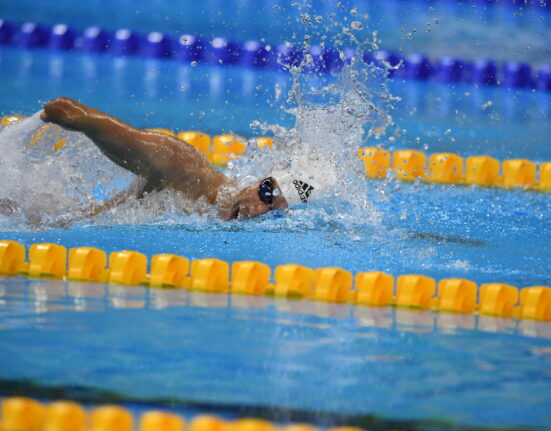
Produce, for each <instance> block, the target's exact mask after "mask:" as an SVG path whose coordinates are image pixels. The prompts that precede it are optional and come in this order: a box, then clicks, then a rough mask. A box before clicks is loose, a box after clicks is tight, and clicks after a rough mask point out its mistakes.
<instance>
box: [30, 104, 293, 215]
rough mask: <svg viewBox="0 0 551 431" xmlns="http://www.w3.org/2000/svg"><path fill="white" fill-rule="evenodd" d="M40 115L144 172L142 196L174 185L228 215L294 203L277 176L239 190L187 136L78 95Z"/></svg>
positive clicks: (116, 160)
mask: <svg viewBox="0 0 551 431" xmlns="http://www.w3.org/2000/svg"><path fill="white" fill-rule="evenodd" d="M40 118H41V119H42V120H43V121H45V122H49V123H54V124H58V125H59V126H61V127H63V128H65V129H67V130H73V131H77V132H82V133H84V134H85V135H86V136H87V137H88V138H90V140H91V141H92V142H93V143H94V144H95V145H96V146H97V147H98V148H99V149H100V150H101V152H102V153H103V154H105V156H107V158H109V159H110V160H111V161H113V162H114V163H116V164H117V165H118V166H120V167H122V168H124V169H127V170H128V171H130V172H132V173H134V174H136V175H138V176H140V177H142V178H143V180H144V184H143V187H141V189H140V190H138V191H137V193H136V196H137V197H138V198H141V197H143V196H144V194H146V193H150V192H153V191H160V190H162V189H164V188H172V189H174V190H178V191H181V192H182V193H184V195H185V196H186V197H187V198H190V199H192V200H197V199H199V198H205V199H206V200H207V202H209V203H210V204H211V205H214V206H216V207H217V208H218V214H219V216H220V218H222V219H223V220H232V219H236V218H249V217H256V216H259V215H261V214H265V213H267V212H268V211H271V210H276V209H283V208H287V207H288V206H289V202H288V200H287V199H286V196H285V193H284V192H283V190H284V188H283V187H281V186H280V185H279V183H278V181H277V179H276V178H274V177H272V176H267V177H265V178H261V179H258V180H256V181H255V182H254V183H253V184H252V185H250V186H248V187H245V188H243V189H241V190H237V188H236V183H235V181H234V180H233V179H231V178H227V177H226V176H225V175H224V174H223V173H222V172H220V171H218V170H216V169H214V168H213V167H212V166H211V165H210V164H209V162H208V161H207V159H206V157H205V156H204V155H203V154H201V153H200V152H199V151H197V150H196V149H195V148H194V147H193V146H191V145H189V144H188V143H186V142H184V141H182V140H181V139H178V138H175V137H173V136H167V135H164V134H161V133H158V132H152V131H146V130H141V129H137V128H135V127H132V126H131V125H129V124H127V123H124V122H123V121H121V120H119V119H117V118H115V117H112V116H110V115H108V114H106V113H104V112H101V111H98V110H96V109H94V108H91V107H88V106H85V105H82V104H80V103H78V102H76V101H74V100H72V99H69V98H65V97H61V98H57V99H54V100H52V101H50V102H48V103H46V104H45V105H44V111H43V112H42V113H41V115H40ZM296 190H297V192H295V193H298V189H296ZM127 194H128V193H126V195H127ZM124 199H125V193H121V194H119V195H117V196H115V197H114V198H112V199H111V200H110V201H108V203H107V204H106V205H103V206H102V207H101V208H97V209H96V210H94V211H93V212H92V213H91V214H90V215H95V214H97V213H99V212H101V211H103V210H106V209H109V208H111V207H112V206H114V205H117V204H119V203H121V202H122V201H123V200H124ZM291 201H292V199H291Z"/></svg>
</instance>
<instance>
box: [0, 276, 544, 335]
mask: <svg viewBox="0 0 551 431" xmlns="http://www.w3.org/2000/svg"><path fill="white" fill-rule="evenodd" d="M0 293H1V298H2V304H1V306H2V310H1V312H2V314H5V315H6V316H7V317H10V310H17V309H29V310H32V311H33V312H34V313H47V312H49V311H63V310H68V311H105V310H108V309H157V310H161V309H165V308H169V307H198V308H212V309H221V308H228V309H231V308H233V309H236V310H243V311H249V312H251V313H253V314H254V313H255V312H257V311H258V312H263V311H265V312H272V311H276V312H277V313H283V314H282V315H285V316H286V317H285V318H278V319H277V323H278V324H284V325H296V324H297V323H298V322H299V321H300V319H299V320H294V319H293V315H296V316H301V315H310V316H316V317H320V318H327V319H331V320H346V321H349V322H353V324H354V325H357V326H358V327H362V328H382V329H392V330H394V331H413V332H420V333H432V332H434V333H442V334H462V333H463V332H462V330H470V331H484V332H494V333H505V334H519V335H525V336H530V337H541V338H551V323H548V322H538V321H530V320H521V321H518V320H516V319H510V318H500V317H491V316H476V315H474V314H467V315H465V314H456V313H436V312H432V311H419V310H408V309H403V308H396V309H395V308H392V307H364V306H354V305H349V304H332V303H325V302H316V301H309V300H288V299H284V298H270V297H266V296H248V295H227V294H216V293H202V292H193V291H188V290H185V289H171V288H162V289H160V288H145V287H142V286H133V287H127V286H118V285H104V284H99V283H88V282H77V281H71V282H66V281H60V280H29V279H26V278H19V277H16V278H14V277H3V278H2V279H1V280H0ZM256 318H257V317H251V316H248V317H246V319H253V320H254V319H256Z"/></svg>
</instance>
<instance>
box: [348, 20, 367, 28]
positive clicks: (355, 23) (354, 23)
mask: <svg viewBox="0 0 551 431" xmlns="http://www.w3.org/2000/svg"><path fill="white" fill-rule="evenodd" d="M350 28H351V29H352V30H362V29H363V28H364V25H363V24H362V23H361V22H360V21H352V22H351V23H350Z"/></svg>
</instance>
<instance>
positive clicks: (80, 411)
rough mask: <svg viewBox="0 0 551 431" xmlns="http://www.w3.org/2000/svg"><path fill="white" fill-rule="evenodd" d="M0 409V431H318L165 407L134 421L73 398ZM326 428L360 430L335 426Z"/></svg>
mask: <svg viewBox="0 0 551 431" xmlns="http://www.w3.org/2000/svg"><path fill="white" fill-rule="evenodd" d="M1 413H2V414H1V416H0V431H134V430H139V431H229V430H230V429H231V430H232V431H318V428H316V427H314V426H311V425H306V424H291V425H287V426H284V427H279V426H277V425H276V424H274V423H272V422H270V421H267V420H264V419H254V418H243V419H237V420H233V421H229V420H225V419H222V418H220V417H217V416H211V415H198V416H195V417H194V418H193V419H192V420H191V421H189V423H188V421H187V420H186V419H185V418H184V417H183V416H181V415H178V414H175V413H172V412H169V411H166V410H163V411H157V410H150V411H146V412H144V413H142V414H141V415H140V417H139V420H138V421H136V418H135V417H134V415H133V414H132V413H131V412H130V410H128V409H126V408H124V407H121V406H118V405H102V406H98V407H94V408H92V409H87V408H85V407H84V406H82V405H81V404H80V403H76V402H74V401H54V402H50V403H41V402H38V401H36V400H33V399H31V398H26V397H8V398H4V400H3V401H2V407H1ZM136 422H138V423H136ZM136 425H137V426H136ZM330 431H363V430H362V428H356V427H335V428H332V429H331V430H330Z"/></svg>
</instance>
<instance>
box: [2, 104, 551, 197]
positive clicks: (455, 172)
mask: <svg viewBox="0 0 551 431" xmlns="http://www.w3.org/2000/svg"><path fill="white" fill-rule="evenodd" d="M22 118H23V117H22V116H19V115H6V116H4V117H2V118H1V119H0V124H2V125H4V126H9V125H11V124H15V123H16V122H17V121H19V120H21V119H22ZM147 130H149V131H154V132H157V133H162V134H166V135H170V136H176V137H178V138H179V139H181V140H183V141H185V142H187V143H188V144H190V145H192V146H193V147H195V148H196V149H197V151H199V152H200V153H202V154H204V155H205V157H206V158H207V160H208V161H209V162H210V163H211V164H212V165H214V166H217V167H221V168H223V167H226V166H227V165H228V163H229V162H231V161H232V160H236V159H238V158H239V157H241V156H242V155H243V154H245V152H246V151H247V147H248V146H249V145H253V146H256V147H259V148H261V149H266V150H268V149H271V148H272V147H273V145H274V142H273V141H274V140H273V138H270V137H267V136H260V137H254V138H250V139H248V140H247V139H246V138H244V137H242V136H239V135H235V134H223V135H214V136H212V137H211V136H210V135H209V134H207V133H204V132H201V131H182V132H179V133H176V132H174V131H172V130H168V129H164V128H152V129H147ZM42 137H43V133H41V132H40V131H38V132H37V133H36V134H35V135H34V136H33V137H32V138H31V140H30V143H29V145H34V144H35V143H36V142H38V141H39V140H40V139H41V138H42ZM65 145H66V141H65V140H60V141H58V142H57V143H55V144H54V145H53V149H54V150H60V149H61V148H63V147H64V146H65ZM358 157H359V158H360V159H361V160H362V161H363V163H364V170H365V176H366V177H368V178H372V179H384V178H390V177H394V178H397V179H399V180H402V181H406V182H412V181H424V182H427V183H434V184H454V185H465V186H473V185H474V186H480V187H499V188H504V189H516V190H525V191H534V192H551V162H542V163H539V167H538V165H537V164H536V163H535V162H533V161H530V160H526V159H509V160H505V161H503V162H500V161H499V160H497V159H494V158H493V157H489V156H471V157H467V158H466V160H464V159H463V157H461V156H459V155H457V154H454V153H437V154H430V155H429V156H428V157H427V155H426V154H425V153H422V152H420V151H417V150H397V151H394V152H393V153H392V154H391V153H390V151H388V150H386V149H384V148H380V147H362V148H360V149H358Z"/></svg>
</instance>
